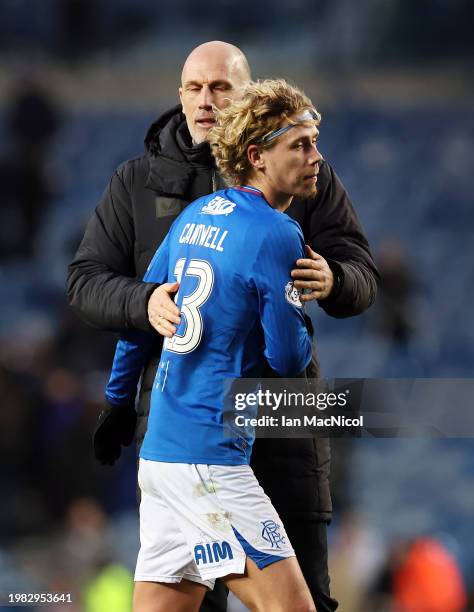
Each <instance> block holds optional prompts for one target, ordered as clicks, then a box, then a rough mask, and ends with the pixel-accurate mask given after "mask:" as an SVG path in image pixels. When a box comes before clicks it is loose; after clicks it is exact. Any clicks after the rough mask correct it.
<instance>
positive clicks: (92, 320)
mask: <svg viewBox="0 0 474 612" xmlns="http://www.w3.org/2000/svg"><path fill="white" fill-rule="evenodd" d="M126 168H127V165H126V164H125V165H123V166H121V167H120V168H119V169H118V170H117V172H116V173H115V174H114V176H113V177H112V179H111V181H110V183H109V185H108V187H107V188H106V189H105V191H104V193H103V195H102V198H101V199H100V201H99V203H98V205H97V207H96V209H95V211H94V213H93V215H92V217H91V219H90V221H89V223H88V225H87V228H86V231H85V234H84V238H83V239H82V242H81V244H80V246H79V248H78V250H77V253H76V255H75V257H74V259H73V261H72V262H71V264H70V266H69V271H68V276H67V293H68V297H69V302H70V304H71V306H72V307H73V308H74V310H75V311H76V312H77V314H78V315H79V316H80V317H81V318H82V319H83V320H84V321H86V322H87V323H89V324H90V325H93V326H95V327H99V328H102V329H108V330H113V331H123V330H125V329H130V328H136V329H142V330H150V329H151V326H150V324H149V322H148V312H147V307H148V300H149V298H150V296H151V295H152V294H153V292H154V290H155V289H156V287H157V285H156V284H147V283H144V282H142V281H140V280H136V279H135V278H134V276H135V275H136V271H135V263H134V240H135V230H134V221H133V216H132V203H131V197H130V187H129V185H127V173H126Z"/></svg>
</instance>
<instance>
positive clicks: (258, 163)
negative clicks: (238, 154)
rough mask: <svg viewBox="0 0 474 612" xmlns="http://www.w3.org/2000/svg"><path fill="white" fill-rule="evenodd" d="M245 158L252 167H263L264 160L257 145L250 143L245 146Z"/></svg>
mask: <svg viewBox="0 0 474 612" xmlns="http://www.w3.org/2000/svg"><path fill="white" fill-rule="evenodd" d="M247 159H248V160H249V162H250V165H251V166H252V168H255V169H256V170H263V169H264V168H265V160H264V159H263V151H262V150H261V148H260V147H259V146H258V145H255V144H252V145H250V146H249V147H248V148H247Z"/></svg>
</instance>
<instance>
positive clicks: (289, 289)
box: [285, 281, 303, 308]
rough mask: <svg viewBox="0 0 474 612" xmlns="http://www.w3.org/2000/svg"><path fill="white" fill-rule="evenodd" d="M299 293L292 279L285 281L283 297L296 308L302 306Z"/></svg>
mask: <svg viewBox="0 0 474 612" xmlns="http://www.w3.org/2000/svg"><path fill="white" fill-rule="evenodd" d="M300 295H301V292H300V290H299V289H297V288H296V287H295V286H294V284H293V281H290V282H288V283H286V285H285V298H286V301H287V302H289V303H290V304H291V305H292V306H296V307H297V308H303V304H302V303H301V300H300Z"/></svg>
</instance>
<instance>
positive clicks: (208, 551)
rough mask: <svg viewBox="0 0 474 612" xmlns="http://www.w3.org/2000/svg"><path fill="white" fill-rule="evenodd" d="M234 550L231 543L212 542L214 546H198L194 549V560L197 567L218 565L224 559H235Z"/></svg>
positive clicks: (208, 544)
mask: <svg viewBox="0 0 474 612" xmlns="http://www.w3.org/2000/svg"><path fill="white" fill-rule="evenodd" d="M233 558H234V555H233V553H232V548H231V547H230V544H229V542H226V541H223V542H212V544H210V543H207V544H196V546H195V547H194V560H195V561H196V565H200V564H201V565H208V564H209V563H218V562H219V561H223V560H224V559H233Z"/></svg>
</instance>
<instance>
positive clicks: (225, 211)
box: [201, 196, 235, 215]
mask: <svg viewBox="0 0 474 612" xmlns="http://www.w3.org/2000/svg"><path fill="white" fill-rule="evenodd" d="M234 208H235V203H234V202H231V201H230V200H226V199H225V198H222V197H221V196H216V197H215V198H212V200H210V201H209V202H208V203H207V204H206V205H205V206H203V207H202V208H201V212H202V213H203V214H204V215H230V213H231V212H232V211H233V210H234Z"/></svg>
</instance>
